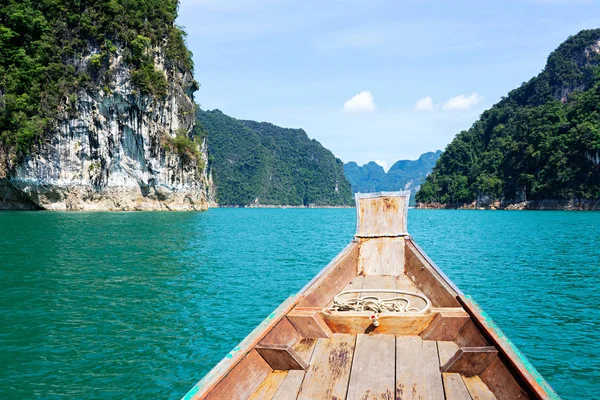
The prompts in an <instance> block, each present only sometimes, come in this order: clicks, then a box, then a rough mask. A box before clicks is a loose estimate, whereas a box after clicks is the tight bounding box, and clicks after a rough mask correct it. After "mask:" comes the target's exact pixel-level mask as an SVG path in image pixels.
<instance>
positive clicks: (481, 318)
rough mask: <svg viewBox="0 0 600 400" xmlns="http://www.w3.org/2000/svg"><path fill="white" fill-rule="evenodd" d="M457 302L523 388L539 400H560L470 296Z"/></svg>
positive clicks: (465, 296) (463, 296)
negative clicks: (522, 382)
mask: <svg viewBox="0 0 600 400" xmlns="http://www.w3.org/2000/svg"><path fill="white" fill-rule="evenodd" d="M458 301H459V302H460V303H461V305H462V306H463V308H464V309H465V311H466V312H467V313H468V314H469V315H470V316H471V319H472V320H473V322H475V324H476V325H477V326H478V327H479V328H480V330H481V331H482V332H484V333H485V334H486V336H487V337H488V339H490V340H491V342H492V343H493V345H494V346H495V347H496V348H497V349H498V351H499V353H501V354H503V355H504V356H505V357H506V361H508V365H507V366H509V367H512V370H513V372H514V373H516V375H518V376H519V377H520V378H521V379H522V380H523V381H524V383H525V386H526V387H527V388H528V389H529V390H530V391H532V392H533V394H535V395H536V396H537V397H539V398H541V399H552V400H560V396H559V395H558V394H557V393H556V392H555V391H554V389H553V388H552V386H550V384H549V383H548V381H546V379H545V378H544V377H543V376H542V375H541V374H540V373H539V372H538V370H537V369H536V368H535V367H534V366H533V364H531V362H530V361H529V359H527V357H526V356H525V355H524V354H523V353H522V352H521V351H520V350H519V348H518V347H517V346H516V345H515V344H514V343H513V342H512V340H510V339H509V338H508V336H506V335H505V334H504V332H503V331H502V330H501V329H500V327H499V326H498V325H497V324H496V323H495V322H494V320H493V319H492V318H491V317H490V315H489V314H488V313H486V312H485V310H483V309H482V308H481V307H480V306H479V304H478V303H477V302H476V301H475V300H473V298H472V297H471V296H470V295H461V296H458Z"/></svg>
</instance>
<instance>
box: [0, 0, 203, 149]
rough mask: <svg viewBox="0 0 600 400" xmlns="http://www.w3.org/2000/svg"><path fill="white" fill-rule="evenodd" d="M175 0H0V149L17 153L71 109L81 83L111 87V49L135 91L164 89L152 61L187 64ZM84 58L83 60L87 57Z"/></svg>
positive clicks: (169, 65)
mask: <svg viewBox="0 0 600 400" xmlns="http://www.w3.org/2000/svg"><path fill="white" fill-rule="evenodd" d="M177 4H178V2H177V0H143V1H131V0H4V1H3V2H2V6H1V7H0V148H1V147H4V148H5V149H6V150H7V151H9V152H10V153H11V154H12V156H13V157H20V156H22V155H24V154H27V153H28V152H29V151H31V149H32V147H33V146H34V145H35V144H36V143H38V142H39V141H40V140H42V139H43V138H44V137H45V136H47V135H48V134H51V132H52V130H53V128H54V123H55V120H56V118H57V117H58V116H59V115H61V114H68V113H69V112H74V110H73V109H72V107H73V105H74V103H75V100H76V92H77V90H79V89H91V90H97V89H98V88H105V90H109V88H108V82H110V80H111V79H110V76H109V75H108V74H109V73H110V71H109V69H108V68H107V67H108V65H109V63H110V61H111V58H112V57H114V56H115V53H116V52H117V49H119V48H120V49H123V53H122V54H121V55H122V56H123V57H124V59H125V60H126V61H127V63H128V64H129V65H130V67H131V79H132V82H133V84H134V85H135V86H136V87H137V88H138V90H139V92H140V93H144V94H150V95H153V96H158V97H160V96H164V95H165V94H166V90H167V89H166V88H167V83H166V80H165V76H164V74H163V73H161V72H159V71H157V70H156V69H155V67H154V59H153V57H154V52H155V50H156V49H157V48H161V49H162V51H163V52H164V54H165V57H166V60H165V63H166V66H167V68H181V69H184V70H191V69H192V67H193V66H192V59H191V53H190V52H189V51H188V50H187V48H186V46H185V43H184V37H185V33H184V32H183V31H182V30H181V29H180V28H178V27H176V26H175V25H174V22H175V18H176V16H177ZM86 60H87V61H86Z"/></svg>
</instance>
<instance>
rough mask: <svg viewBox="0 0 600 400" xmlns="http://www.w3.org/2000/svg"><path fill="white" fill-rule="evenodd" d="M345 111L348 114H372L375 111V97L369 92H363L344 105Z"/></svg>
mask: <svg viewBox="0 0 600 400" xmlns="http://www.w3.org/2000/svg"><path fill="white" fill-rule="evenodd" d="M344 111H346V112H364V111H366V112H371V111H375V104H374V103H373V95H372V94H371V92H369V91H368V90H363V91H362V92H360V93H359V94H357V95H356V96H354V97H353V98H351V99H350V100H348V101H346V102H345V103H344Z"/></svg>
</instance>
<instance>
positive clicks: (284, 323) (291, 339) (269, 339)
mask: <svg viewBox="0 0 600 400" xmlns="http://www.w3.org/2000/svg"><path fill="white" fill-rule="evenodd" d="M300 339H301V337H300V334H299V333H298V331H296V328H294V326H293V325H292V324H291V323H290V321H289V320H288V319H287V318H282V319H281V321H279V322H278V323H277V325H275V326H274V327H273V329H271V331H270V332H269V333H267V334H266V335H265V337H264V338H263V339H262V340H261V341H260V342H258V344H259V345H260V346H263V347H269V346H272V345H276V346H277V345H289V346H292V345H293V344H294V343H296V342H297V341H298V340H300Z"/></svg>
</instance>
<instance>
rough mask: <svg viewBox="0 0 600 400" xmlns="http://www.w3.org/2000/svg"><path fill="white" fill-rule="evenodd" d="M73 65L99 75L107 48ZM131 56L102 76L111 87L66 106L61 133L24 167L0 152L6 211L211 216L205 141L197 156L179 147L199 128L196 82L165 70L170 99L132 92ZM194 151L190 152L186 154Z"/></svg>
mask: <svg viewBox="0 0 600 400" xmlns="http://www.w3.org/2000/svg"><path fill="white" fill-rule="evenodd" d="M89 50H90V51H89V55H88V56H86V57H83V58H81V59H79V60H77V61H76V62H74V63H73V66H74V67H75V68H76V69H87V70H91V69H93V66H92V65H91V63H92V58H93V56H94V54H98V53H100V49H94V48H90V49H89ZM123 53H124V49H123V48H117V51H116V52H115V53H114V54H112V55H111V56H110V59H109V62H108V63H107V65H106V66H104V67H103V68H102V69H101V70H99V71H98V70H97V69H96V70H94V71H95V73H96V74H102V76H103V77H104V78H103V79H104V82H105V83H106V79H107V78H106V77H107V76H108V77H110V78H109V80H108V84H103V85H98V86H97V87H93V88H92V89H90V88H89V87H88V88H86V89H80V90H78V92H77V93H76V96H69V98H67V99H65V100H64V105H63V109H62V110H61V112H60V117H59V118H58V120H57V121H56V124H55V131H54V132H52V134H51V135H47V136H46V138H45V139H44V141H43V143H41V144H39V145H37V146H36V148H35V149H34V151H33V152H32V153H31V154H29V155H27V156H26V157H24V158H23V159H21V160H19V161H17V160H15V159H14V158H11V157H10V156H9V155H8V154H7V152H5V151H1V152H0V209H2V208H4V209H35V208H43V209H49V210H204V209H206V208H207V207H208V204H209V202H210V201H211V200H213V199H214V188H213V185H212V179H211V178H210V176H209V173H208V171H207V169H206V168H205V166H207V165H208V157H207V145H206V141H205V139H200V140H196V141H191V140H190V142H189V143H191V144H192V145H193V146H195V147H197V149H191V151H192V153H193V154H192V155H190V154H189V151H190V149H183V150H182V149H181V148H180V147H178V146H176V145H175V143H176V142H175V139H176V138H177V137H178V136H181V137H186V138H189V137H191V136H192V135H191V132H192V130H193V128H194V124H195V104H194V102H193V87H194V80H193V77H192V75H191V72H190V71H183V70H181V69H179V68H167V67H165V59H164V55H163V53H162V52H161V50H160V49H154V52H153V53H154V64H155V68H156V70H157V71H159V72H160V73H162V74H164V76H165V78H166V82H167V90H166V92H167V94H166V96H164V97H155V96H151V95H149V94H143V93H140V92H139V91H138V89H137V88H135V87H134V86H133V85H132V79H131V70H130V68H129V66H128V64H127V63H126V61H125V56H124V54H123ZM186 151H187V153H186Z"/></svg>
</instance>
